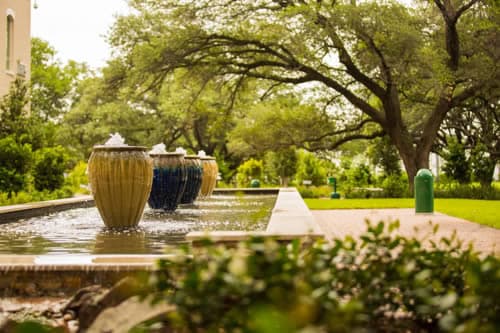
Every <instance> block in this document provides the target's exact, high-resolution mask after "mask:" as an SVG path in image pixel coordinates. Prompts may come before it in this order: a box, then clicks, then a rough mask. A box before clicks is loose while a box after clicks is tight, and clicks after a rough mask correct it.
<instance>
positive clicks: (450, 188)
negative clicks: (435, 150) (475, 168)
mask: <svg viewBox="0 0 500 333" xmlns="http://www.w3.org/2000/svg"><path fill="white" fill-rule="evenodd" d="M434 197H435V198H463V199H481V200H500V189H498V188H495V187H493V186H486V187H485V186H477V184H456V183H442V182H440V183H438V184H436V185H435V186H434Z"/></svg>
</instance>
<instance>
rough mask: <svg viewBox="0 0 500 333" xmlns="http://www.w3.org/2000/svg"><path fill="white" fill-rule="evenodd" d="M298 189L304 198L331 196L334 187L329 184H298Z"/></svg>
mask: <svg viewBox="0 0 500 333" xmlns="http://www.w3.org/2000/svg"><path fill="white" fill-rule="evenodd" d="M297 191H299V193H300V195H301V196H302V198H304V199H305V198H329V197H330V194H331V193H332V192H333V190H332V187H331V186H328V185H323V186H314V185H312V186H303V185H299V186H297Z"/></svg>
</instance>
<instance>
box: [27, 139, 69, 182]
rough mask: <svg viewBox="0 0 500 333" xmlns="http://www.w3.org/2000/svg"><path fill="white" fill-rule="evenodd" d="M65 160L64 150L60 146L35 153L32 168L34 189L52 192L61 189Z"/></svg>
mask: <svg viewBox="0 0 500 333" xmlns="http://www.w3.org/2000/svg"><path fill="white" fill-rule="evenodd" d="M67 159H68V157H67V153H66V150H65V149H64V148H63V147H61V146H58V147H52V148H42V149H40V150H38V151H36V153H35V161H34V167H33V177H34V182H35V184H34V185H35V189H36V190H37V191H44V190H49V191H54V190H56V189H59V188H61V187H62V185H63V184H64V171H65V170H66V162H67Z"/></svg>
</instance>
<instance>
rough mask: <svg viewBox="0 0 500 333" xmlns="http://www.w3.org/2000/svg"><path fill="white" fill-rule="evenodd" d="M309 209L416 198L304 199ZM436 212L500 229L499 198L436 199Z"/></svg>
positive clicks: (406, 203)
mask: <svg viewBox="0 0 500 333" xmlns="http://www.w3.org/2000/svg"><path fill="white" fill-rule="evenodd" d="M304 201H305V202H306V204H307V206H308V207H309V209H362V208H413V207H415V200H414V199H342V200H330V199H304ZM434 210H435V211H436V212H440V213H444V214H448V215H451V216H455V217H459V218H462V219H465V220H469V221H472V222H476V223H480V224H484V225H488V226H491V227H494V228H497V229H500V201H499V200H469V199H435V200H434Z"/></svg>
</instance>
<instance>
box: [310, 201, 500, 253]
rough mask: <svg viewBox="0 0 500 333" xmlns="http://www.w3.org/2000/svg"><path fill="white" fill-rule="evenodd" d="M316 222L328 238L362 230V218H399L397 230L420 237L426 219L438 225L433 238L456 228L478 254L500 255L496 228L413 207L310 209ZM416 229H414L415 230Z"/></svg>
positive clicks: (426, 225)
mask: <svg viewBox="0 0 500 333" xmlns="http://www.w3.org/2000/svg"><path fill="white" fill-rule="evenodd" d="M312 213H313V216H314V218H315V219H316V222H317V223H318V224H319V226H320V227H321V228H322V230H323V231H324V232H325V234H326V236H327V237H328V238H343V237H344V236H346V235H351V236H354V237H356V236H359V235H360V234H362V233H363V232H364V231H365V230H366V224H365V220H367V219H368V220H370V221H371V222H372V223H376V222H379V221H395V220H399V221H400V225H401V227H400V229H399V231H400V233H401V234H403V235H406V236H414V235H418V236H422V235H424V234H426V233H429V232H431V230H432V226H430V225H429V221H432V222H433V223H434V224H439V230H438V233H437V234H436V236H435V237H437V238H438V239H439V238H441V237H443V236H447V237H449V236H450V235H451V234H452V233H453V231H454V230H456V232H457V235H458V238H459V239H461V240H463V241H464V242H465V243H469V242H473V244H474V249H475V250H477V251H480V252H482V253H491V252H494V253H495V254H496V255H500V229H495V228H490V227H487V226H483V225H480V224H477V223H473V222H469V221H466V220H463V219H459V218H456V217H452V216H449V215H445V214H441V213H434V214H418V215H417V214H415V210H414V209H336V210H313V211H312ZM415 228H418V231H415Z"/></svg>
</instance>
